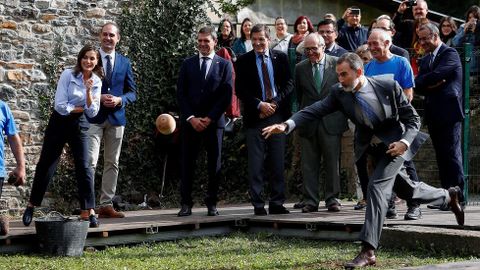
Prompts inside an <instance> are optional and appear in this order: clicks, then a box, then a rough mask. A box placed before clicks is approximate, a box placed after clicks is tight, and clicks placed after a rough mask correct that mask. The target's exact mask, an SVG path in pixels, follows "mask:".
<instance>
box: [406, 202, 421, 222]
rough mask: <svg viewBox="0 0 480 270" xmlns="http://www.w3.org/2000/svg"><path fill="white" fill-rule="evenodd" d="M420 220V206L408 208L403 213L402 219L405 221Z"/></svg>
mask: <svg viewBox="0 0 480 270" xmlns="http://www.w3.org/2000/svg"><path fill="white" fill-rule="evenodd" d="M421 218H422V211H421V210H420V206H416V205H415V206H409V207H408V210H407V213H405V216H404V219H405V220H417V219H421Z"/></svg>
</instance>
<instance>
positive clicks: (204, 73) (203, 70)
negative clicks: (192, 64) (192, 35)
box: [200, 56, 209, 80]
mask: <svg viewBox="0 0 480 270" xmlns="http://www.w3.org/2000/svg"><path fill="white" fill-rule="evenodd" d="M208 59H209V58H208V57H206V56H203V57H202V66H201V67H200V73H201V74H202V79H203V80H205V79H206V77H207V61H208Z"/></svg>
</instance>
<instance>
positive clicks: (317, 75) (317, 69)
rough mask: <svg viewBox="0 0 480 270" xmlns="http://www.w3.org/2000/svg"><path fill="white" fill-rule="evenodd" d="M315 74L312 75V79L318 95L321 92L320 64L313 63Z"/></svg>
mask: <svg viewBox="0 0 480 270" xmlns="http://www.w3.org/2000/svg"><path fill="white" fill-rule="evenodd" d="M313 66H314V68H315V72H314V73H313V79H314V80H315V87H316V88H317V93H320V91H321V90H322V72H321V71H320V66H321V65H320V63H315V64H314V65H313Z"/></svg>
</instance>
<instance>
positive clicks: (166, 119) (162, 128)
mask: <svg viewBox="0 0 480 270" xmlns="http://www.w3.org/2000/svg"><path fill="white" fill-rule="evenodd" d="M155 125H156V126H157V130H158V132H160V133H162V134H163V135H169V134H172V133H173V131H175V127H176V123H175V119H173V116H171V115H170V114H168V113H164V114H160V115H159V116H158V117H157V120H156V121H155Z"/></svg>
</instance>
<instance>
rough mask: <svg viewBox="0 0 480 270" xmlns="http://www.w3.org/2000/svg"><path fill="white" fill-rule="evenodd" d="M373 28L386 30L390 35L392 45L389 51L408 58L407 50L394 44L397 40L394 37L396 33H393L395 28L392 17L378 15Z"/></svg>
mask: <svg viewBox="0 0 480 270" xmlns="http://www.w3.org/2000/svg"><path fill="white" fill-rule="evenodd" d="M373 29H383V30H385V31H387V32H388V33H389V34H390V36H391V37H392V45H391V46H390V52H392V53H393V54H396V55H398V56H403V57H405V58H407V59H410V54H409V53H408V51H407V50H405V49H404V48H401V47H398V46H396V45H395V43H396V42H398V41H395V37H397V35H395V34H396V33H397V31H396V30H395V23H394V22H393V20H392V18H390V16H388V15H381V16H379V17H378V18H377V19H376V20H375V26H374V27H373Z"/></svg>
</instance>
